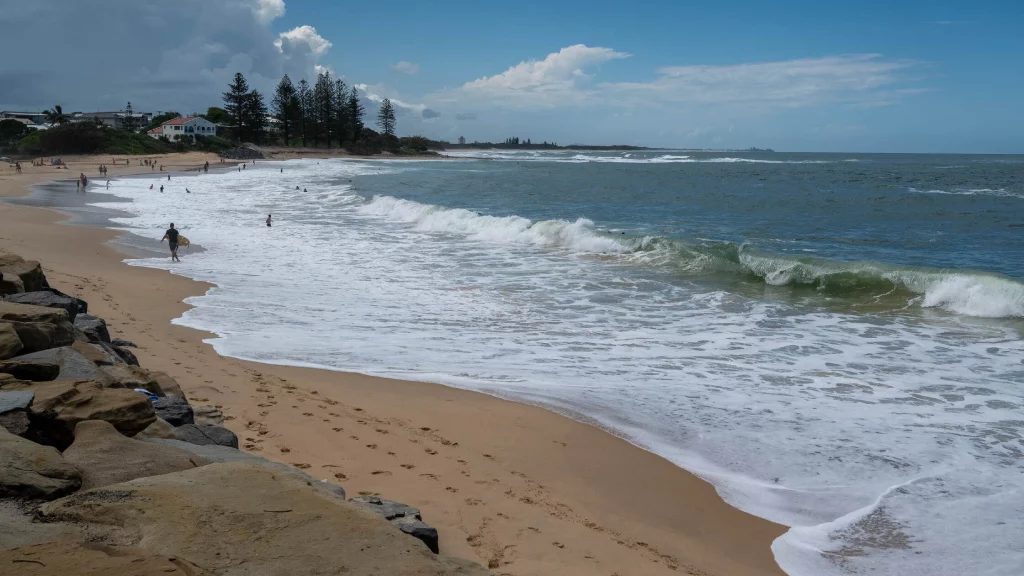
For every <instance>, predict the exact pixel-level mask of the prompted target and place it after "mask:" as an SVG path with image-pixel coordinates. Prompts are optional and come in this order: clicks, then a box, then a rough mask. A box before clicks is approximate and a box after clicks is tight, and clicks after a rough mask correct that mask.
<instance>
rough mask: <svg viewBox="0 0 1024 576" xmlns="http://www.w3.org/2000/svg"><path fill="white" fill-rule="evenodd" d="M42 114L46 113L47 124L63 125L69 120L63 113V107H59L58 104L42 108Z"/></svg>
mask: <svg viewBox="0 0 1024 576" xmlns="http://www.w3.org/2000/svg"><path fill="white" fill-rule="evenodd" d="M43 114H45V115H46V123H47V124H53V125H55V126H63V125H65V124H67V123H68V122H70V121H71V120H70V119H68V117H67V116H65V115H64V109H63V108H61V107H60V104H58V105H56V106H54V107H53V109H52V110H44V111H43Z"/></svg>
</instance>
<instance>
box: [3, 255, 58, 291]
mask: <svg viewBox="0 0 1024 576" xmlns="http://www.w3.org/2000/svg"><path fill="white" fill-rule="evenodd" d="M0 274H2V275H3V277H4V279H5V280H10V279H11V278H12V277H13V278H18V280H20V281H21V284H22V287H23V291H24V292H36V291H38V290H42V289H43V288H47V283H46V276H44V275H43V267H42V266H40V265H39V262H36V261H35V260H25V259H24V258H22V257H21V256H17V255H15V254H9V253H6V252H4V253H0Z"/></svg>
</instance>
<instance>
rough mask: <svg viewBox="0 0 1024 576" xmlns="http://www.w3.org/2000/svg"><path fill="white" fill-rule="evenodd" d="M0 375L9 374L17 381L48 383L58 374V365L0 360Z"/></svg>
mask: <svg viewBox="0 0 1024 576" xmlns="http://www.w3.org/2000/svg"><path fill="white" fill-rule="evenodd" d="M0 374H10V375H11V376H14V377H15V378H17V379H19V380H30V381H32V382H49V381H50V380H56V379H57V375H58V374H60V365H59V364H56V363H53V362H22V361H20V360H0Z"/></svg>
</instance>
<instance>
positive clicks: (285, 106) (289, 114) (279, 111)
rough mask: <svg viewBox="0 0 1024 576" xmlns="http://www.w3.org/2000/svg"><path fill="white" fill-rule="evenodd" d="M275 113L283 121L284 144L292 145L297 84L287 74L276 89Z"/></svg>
mask: <svg viewBox="0 0 1024 576" xmlns="http://www.w3.org/2000/svg"><path fill="white" fill-rule="evenodd" d="M271 106H272V109H273V111H274V115H276V116H277V119H278V120H280V121H281V136H282V137H283V138H284V145H285V146H290V145H291V135H292V130H293V126H292V125H293V123H294V121H295V85H293V84H292V79H291V78H289V77H288V75H287V74H285V75H284V77H283V78H281V81H280V82H279V83H278V84H277V90H275V91H274V99H273V101H272V102H271Z"/></svg>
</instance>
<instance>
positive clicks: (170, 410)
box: [153, 396, 195, 427]
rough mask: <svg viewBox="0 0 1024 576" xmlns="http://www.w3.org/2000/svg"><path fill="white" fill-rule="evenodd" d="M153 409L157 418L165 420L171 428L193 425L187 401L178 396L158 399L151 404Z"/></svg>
mask: <svg viewBox="0 0 1024 576" xmlns="http://www.w3.org/2000/svg"><path fill="white" fill-rule="evenodd" d="M153 409H154V410H156V415H157V416H159V417H160V418H163V419H164V420H166V421H167V423H168V424H170V425H171V426H175V427H177V426H184V425H186V424H194V423H195V418H194V416H193V412H192V407H191V406H189V404H188V400H185V399H184V398H182V397H180V396H168V397H165V398H160V399H158V400H157V401H156V402H153Z"/></svg>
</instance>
